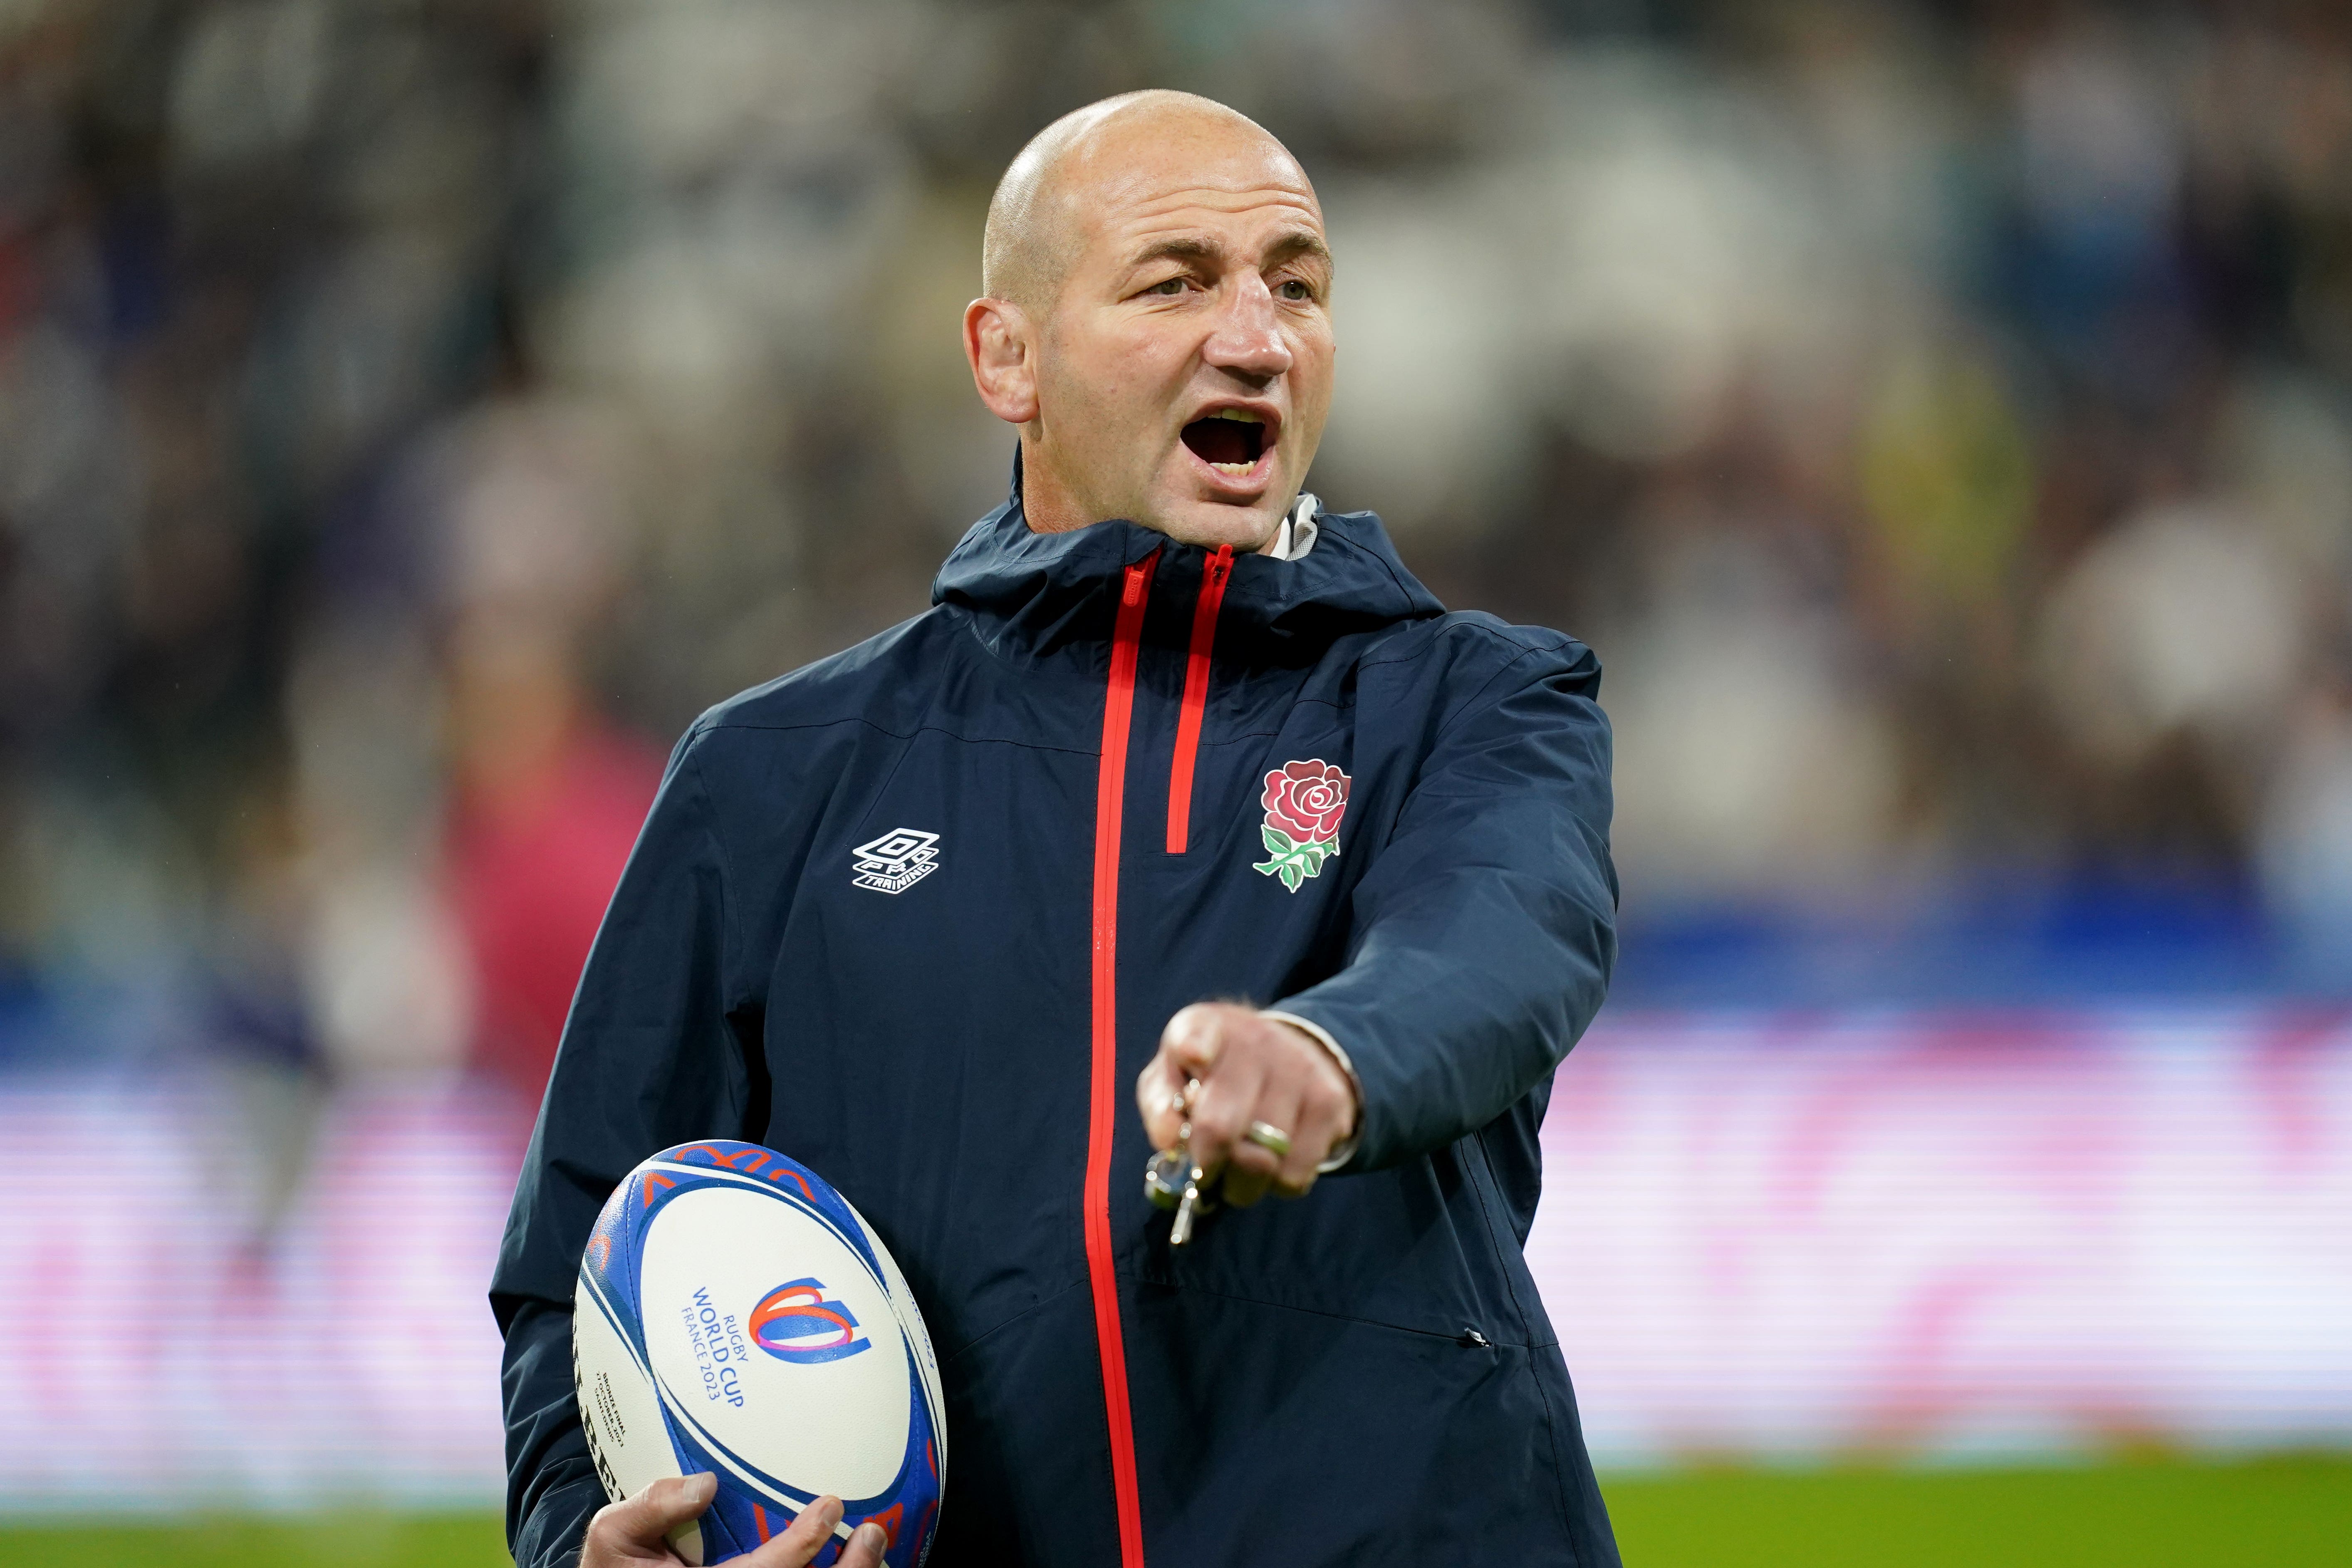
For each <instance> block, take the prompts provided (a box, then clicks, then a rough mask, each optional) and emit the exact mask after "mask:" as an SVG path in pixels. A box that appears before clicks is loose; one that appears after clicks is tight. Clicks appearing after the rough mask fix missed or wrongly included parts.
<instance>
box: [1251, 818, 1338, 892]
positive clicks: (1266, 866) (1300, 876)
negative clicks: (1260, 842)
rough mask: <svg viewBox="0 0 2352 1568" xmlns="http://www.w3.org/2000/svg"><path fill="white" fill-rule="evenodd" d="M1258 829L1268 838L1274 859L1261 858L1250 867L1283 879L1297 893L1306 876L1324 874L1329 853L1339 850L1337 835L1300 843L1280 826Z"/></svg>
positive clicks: (1285, 884) (1269, 848) (1267, 843)
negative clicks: (1324, 862) (1324, 863)
mask: <svg viewBox="0 0 2352 1568" xmlns="http://www.w3.org/2000/svg"><path fill="white" fill-rule="evenodd" d="M1259 831H1260V833H1261V834H1262V835H1263V836H1264V837H1265V847H1266V848H1267V849H1268V850H1270V851H1272V853H1273V858H1272V859H1269V860H1262V861H1258V862H1256V863H1255V864H1253V865H1252V866H1251V867H1250V869H1251V870H1253V871H1261V872H1264V873H1265V875H1266V876H1269V877H1279V878H1281V879H1282V885H1283V886H1284V887H1286V888H1287V889H1290V890H1291V891H1292V892H1294V893H1295V892H1297V891H1298V887H1299V884H1300V883H1302V882H1304V881H1306V880H1307V878H1309V877H1314V876H1319V875H1320V874H1321V873H1322V870H1323V861H1324V858H1326V857H1327V856H1332V855H1337V854H1338V853H1339V840H1338V839H1336V838H1325V839H1314V838H1310V839H1307V841H1306V842H1304V843H1300V842H1298V841H1297V840H1294V839H1293V838H1292V837H1290V836H1289V835H1288V834H1286V833H1285V832H1283V831H1282V829H1280V828H1278V827H1275V826H1266V827H1263V828H1261V829H1260V830H1259Z"/></svg>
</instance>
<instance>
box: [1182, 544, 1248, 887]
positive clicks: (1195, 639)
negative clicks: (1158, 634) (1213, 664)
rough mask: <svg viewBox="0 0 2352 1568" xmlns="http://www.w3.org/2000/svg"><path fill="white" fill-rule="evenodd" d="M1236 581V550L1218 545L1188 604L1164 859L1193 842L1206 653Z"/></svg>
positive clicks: (1206, 679)
mask: <svg viewBox="0 0 2352 1568" xmlns="http://www.w3.org/2000/svg"><path fill="white" fill-rule="evenodd" d="M1233 577H1234V547H1233V546H1232V545H1230V544H1220V545H1218V546H1217V552H1216V553H1215V554H1214V555H1212V556H1210V557H1209V562H1208V564H1207V565H1206V566H1204V567H1202V570H1201V596H1200V597H1199V598H1198V599H1196V600H1194V601H1193V603H1192V658H1190V659H1188V660H1187V661H1186V662H1185V665H1184V712H1183V716H1182V717H1181V718H1180V719H1178V720H1177V721H1176V760H1175V761H1174V762H1173V763H1171V764H1170V766H1169V770H1168V853H1170V854H1171V855H1181V854H1182V853H1184V849H1185V846H1186V845H1187V844H1189V843H1190V842H1191V840H1192V760H1193V757H1194V756H1195V754H1196V753H1198V752H1199V751H1200V749H1201V715H1202V712H1203V711H1205V710H1207V708H1208V706H1209V650H1210V649H1212V648H1213V647H1215V646H1216V643H1217V611H1218V610H1219V608H1221V607H1222V606H1223V604H1224V602H1225V584H1227V583H1230V582H1232V581H1233Z"/></svg>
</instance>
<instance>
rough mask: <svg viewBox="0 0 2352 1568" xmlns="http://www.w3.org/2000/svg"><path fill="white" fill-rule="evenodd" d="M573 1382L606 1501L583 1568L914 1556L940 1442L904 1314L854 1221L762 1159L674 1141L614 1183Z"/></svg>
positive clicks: (583, 1265) (576, 1313)
mask: <svg viewBox="0 0 2352 1568" xmlns="http://www.w3.org/2000/svg"><path fill="white" fill-rule="evenodd" d="M572 1376H573V1384H574V1387H575V1390H576V1391H577V1393H578V1395H579V1400H580V1415H581V1420H582V1422H583V1425H584V1426H586V1427H587V1431H588V1447H589V1450H590V1452H591V1453H592V1454H593V1457H594V1458H595V1461H596V1469H597V1473H598V1475H599V1476H601V1477H602V1478H603V1479H604V1489H605V1491H606V1492H607V1493H608V1494H609V1495H610V1496H611V1497H612V1498H613V1499H614V1504H615V1506H614V1507H613V1508H608V1509H606V1510H604V1511H603V1512H601V1513H599V1514H598V1515H597V1516H596V1520H595V1521H594V1522H593V1524H592V1525H591V1526H590V1529H589V1532H588V1540H587V1542H586V1546H585V1549H584V1550H583V1557H582V1568H594V1565H595V1564H598V1563H604V1564H620V1563H642V1562H651V1563H663V1562H676V1563H688V1564H692V1565H697V1568H698V1565H700V1564H703V1563H720V1562H725V1561H728V1560H729V1559H731V1558H737V1557H741V1558H742V1560H743V1562H744V1563H745V1564H746V1568H787V1565H789V1568H801V1565H802V1564H805V1563H814V1564H816V1565H817V1568H830V1565H833V1564H836V1563H839V1564H861V1563H887V1564H889V1565H890V1568H919V1564H920V1563H922V1561H923V1558H924V1556H925V1555H926V1554H927V1553H928V1552H929V1547H930V1542H931V1537H932V1534H933V1532H934V1531H935V1530H936V1528H937V1525H938V1518H939V1502H940V1486H941V1481H942V1479H943V1478H944V1476H945V1474H946V1471H947V1435H946V1418H945V1413H944V1410H943V1408H942V1406H941V1403H940V1374H939V1365H938V1363H937V1361H936V1360H935V1359H934V1357H933V1355H932V1353H931V1342H930V1336H929V1333H927V1332H926V1331H924V1328H923V1320H922V1315H921V1313H920V1312H919V1311H918V1310H916V1307H915V1302H914V1298H913V1297H912V1295H911V1294H910V1293H909V1292H908V1289H907V1282H906V1279H904V1277H903V1276H901V1275H900V1273H899V1271H898V1264H897V1263H896V1262H895V1261H894V1260H893V1259H892V1258H891V1257H890V1254H889V1251H888V1249H887V1248H886V1247H884V1246H883V1245H882V1241H881V1238H880V1237H877V1236H876V1235H875V1234H874V1231H873V1229H872V1228H871V1227H870V1226H867V1225H866V1221H865V1219H864V1217H863V1216H862V1215H859V1214H858V1213H857V1211H856V1209H854V1208H852V1207H851V1206H850V1205H849V1204H848V1202H847V1201H846V1200H845V1199H844V1198H843V1197H842V1196H841V1194H838V1193H836V1192H835V1191H834V1190H833V1188H832V1187H831V1186H829V1185H827V1184H826V1183H825V1182H824V1178H822V1177H820V1176H818V1175H817V1174H816V1173H814V1172H813V1171H811V1170H809V1169H808V1168H807V1167H806V1166H804V1165H802V1164H800V1163H797V1162H795V1161H793V1160H790V1159H787V1158H786V1157H785V1156H783V1155H782V1154H779V1153H777V1152H775V1151H773V1150H772V1149H762V1148H761V1147H760V1146H759V1145H758V1144H755V1143H739V1142H731V1141H728V1140H716V1139H715V1140H712V1141H710V1142H702V1143H689V1144H681V1145H679V1146H678V1147H677V1148H675V1149H667V1150H664V1151H663V1152H661V1153H658V1154H656V1155H655V1156H654V1157H653V1158H652V1159H650V1160H647V1161H646V1163H643V1164H641V1165H639V1166H638V1167H637V1168H636V1169H635V1170H634V1171H632V1172H630V1173H629V1174H628V1176H627V1177H626V1178H625V1180H624V1181H623V1182H622V1183H621V1184H620V1185H619V1186H618V1187H616V1188H614V1192H613V1195H612V1197H611V1198H610V1199H609V1200H608V1201H607V1202H606V1204H605V1205H604V1213H603V1215H600V1216H599V1217H598V1219H597V1222H596V1228H595V1230H594V1232H593V1234H592V1235H591V1236H590V1237H589V1241H588V1247H587V1251H586V1253H585V1254H584V1256H583V1258H581V1262H580V1282H579V1287H578V1289H577V1292H576V1294H575V1299H574V1306H573V1312H572ZM869 1523H870V1524H872V1525H873V1526H875V1527H876V1529H877V1530H878V1531H879V1532H880V1534H881V1536H882V1538H883V1540H882V1544H881V1546H880V1549H879V1550H878V1551H877V1552H871V1553H869V1552H866V1550H864V1549H862V1548H860V1547H859V1546H857V1545H856V1543H855V1540H854V1537H855V1535H856V1534H858V1533H862V1532H863V1531H862V1527H863V1526H864V1525H866V1524H869ZM787 1539H790V1540H791V1541H792V1542H793V1544H792V1545H790V1546H785V1545H783V1544H782V1542H784V1541H786V1540H787ZM665 1543H666V1544H665ZM803 1548H805V1549H806V1554H804V1555H802V1554H797V1553H801V1552H802V1551H803ZM590 1553H594V1554H595V1555H593V1556H592V1555H590ZM747 1553H748V1554H749V1555H746V1554H747Z"/></svg>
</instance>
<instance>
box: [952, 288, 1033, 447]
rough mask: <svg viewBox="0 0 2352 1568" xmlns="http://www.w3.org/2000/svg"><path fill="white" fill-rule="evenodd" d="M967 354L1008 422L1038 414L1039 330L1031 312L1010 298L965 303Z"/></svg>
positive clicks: (975, 380) (986, 396) (985, 399)
mask: <svg viewBox="0 0 2352 1568" xmlns="http://www.w3.org/2000/svg"><path fill="white" fill-rule="evenodd" d="M963 357H964V358H966V359H968V360H970V361H971V382H972V384H973V385H974V386H976V387H978V388H979V389H980V400H981V401H982V403H984V404H986V405H988V411H989V412H990V413H991V414H993V415H995V416H997V417H998V418H999V419H1002V420H1003V421H1004V422H1005V423H1006V424H1008V425H1026V424H1028V423H1029V422H1030V421H1031V420H1033V419H1034V418H1036V417H1037V345H1036V333H1035V329H1034V325H1033V324H1032V323H1031V321H1030V320H1029V316H1028V312H1026V311H1024V310H1022V309H1021V307H1020V306H1018V305H1015V304H1013V302H1012V301H1011V300H973V301H972V302H971V304H969V305H966V306H965V307H964V308H963Z"/></svg>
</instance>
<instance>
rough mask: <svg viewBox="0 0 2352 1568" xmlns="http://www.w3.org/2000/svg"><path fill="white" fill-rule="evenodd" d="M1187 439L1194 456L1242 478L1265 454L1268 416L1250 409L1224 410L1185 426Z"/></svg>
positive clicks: (1185, 443) (1184, 433)
mask: <svg viewBox="0 0 2352 1568" xmlns="http://www.w3.org/2000/svg"><path fill="white" fill-rule="evenodd" d="M1183 437H1184V445H1185V446H1187V447H1191V448H1192V455H1193V456H1194V457H1196V458H1200V459H1201V460H1202V462H1204V463H1206V464H1208V465H1209V466H1210V467H1211V468H1214V469H1216V470H1217V471H1218V472H1219V473H1221V474H1231V475H1232V476H1234V478H1235V479H1239V478H1241V477H1242V476H1243V475H1244V474H1247V473H1248V472H1249V471H1250V470H1251V469H1253V468H1256V467H1257V460H1258V459H1259V458H1262V457H1264V456H1265V448H1266V423H1265V415H1263V414H1259V413H1256V412H1255V411H1254V410H1251V409H1247V408H1220V409H1218V410H1216V411H1215V412H1214V413H1213V414H1209V415H1206V416H1203V417H1202V418H1199V419H1195V420H1193V421H1192V423H1191V424H1190V425H1187V426H1184V430H1183Z"/></svg>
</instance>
